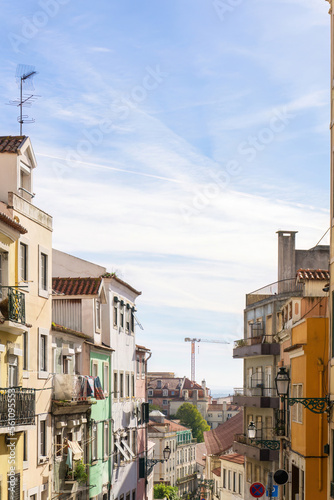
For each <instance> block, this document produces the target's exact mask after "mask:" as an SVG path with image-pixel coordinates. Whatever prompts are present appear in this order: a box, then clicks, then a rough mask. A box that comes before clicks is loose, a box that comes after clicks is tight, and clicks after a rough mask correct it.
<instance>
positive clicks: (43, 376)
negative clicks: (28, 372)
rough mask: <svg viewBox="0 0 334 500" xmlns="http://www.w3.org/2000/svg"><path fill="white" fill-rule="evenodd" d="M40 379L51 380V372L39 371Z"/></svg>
mask: <svg viewBox="0 0 334 500" xmlns="http://www.w3.org/2000/svg"><path fill="white" fill-rule="evenodd" d="M38 378H44V379H46V378H49V372H43V371H39V372H38Z"/></svg>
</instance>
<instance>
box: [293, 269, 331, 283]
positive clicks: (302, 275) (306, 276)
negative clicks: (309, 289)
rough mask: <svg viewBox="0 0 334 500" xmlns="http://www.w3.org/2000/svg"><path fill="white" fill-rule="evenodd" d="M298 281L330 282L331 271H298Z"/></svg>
mask: <svg viewBox="0 0 334 500" xmlns="http://www.w3.org/2000/svg"><path fill="white" fill-rule="evenodd" d="M297 279H298V280H321V281H328V280H329V271H327V270H325V269H298V271H297Z"/></svg>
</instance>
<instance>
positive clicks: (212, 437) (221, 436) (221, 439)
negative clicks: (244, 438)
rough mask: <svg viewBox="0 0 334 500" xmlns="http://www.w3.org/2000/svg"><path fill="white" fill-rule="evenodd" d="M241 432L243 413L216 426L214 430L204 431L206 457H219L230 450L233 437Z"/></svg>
mask: <svg viewBox="0 0 334 500" xmlns="http://www.w3.org/2000/svg"><path fill="white" fill-rule="evenodd" d="M242 431H243V412H242V411H240V412H239V413H237V414H236V415H235V416H234V417H231V418H230V419H229V420H226V422H224V423H223V424H220V425H218V427H216V429H212V430H211V431H205V432H204V433H203V435H204V441H205V445H206V449H207V450H208V455H220V454H221V453H224V452H225V451H227V450H228V449H230V448H232V445H233V440H234V435H235V434H241V433H242Z"/></svg>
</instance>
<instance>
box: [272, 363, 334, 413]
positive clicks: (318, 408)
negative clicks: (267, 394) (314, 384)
mask: <svg viewBox="0 0 334 500" xmlns="http://www.w3.org/2000/svg"><path fill="white" fill-rule="evenodd" d="M275 384H276V390H277V394H278V395H279V396H280V398H281V399H282V400H283V401H284V399H286V402H287V404H288V406H293V405H294V404H296V403H300V404H302V405H303V406H304V407H305V408H307V409H308V410H310V411H312V412H313V413H326V412H327V413H328V415H329V414H330V412H331V409H332V405H333V402H332V401H330V399H329V397H328V396H327V397H325V398H289V397H288V394H289V385H290V377H289V373H288V372H287V369H286V368H285V367H284V366H282V367H280V369H279V372H278V374H277V375H276V378H275Z"/></svg>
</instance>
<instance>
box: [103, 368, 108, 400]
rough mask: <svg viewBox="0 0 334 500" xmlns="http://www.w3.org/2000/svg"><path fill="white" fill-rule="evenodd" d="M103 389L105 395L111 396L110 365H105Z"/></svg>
mask: <svg viewBox="0 0 334 500" xmlns="http://www.w3.org/2000/svg"><path fill="white" fill-rule="evenodd" d="M103 389H104V395H105V396H109V364H108V363H103Z"/></svg>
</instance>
